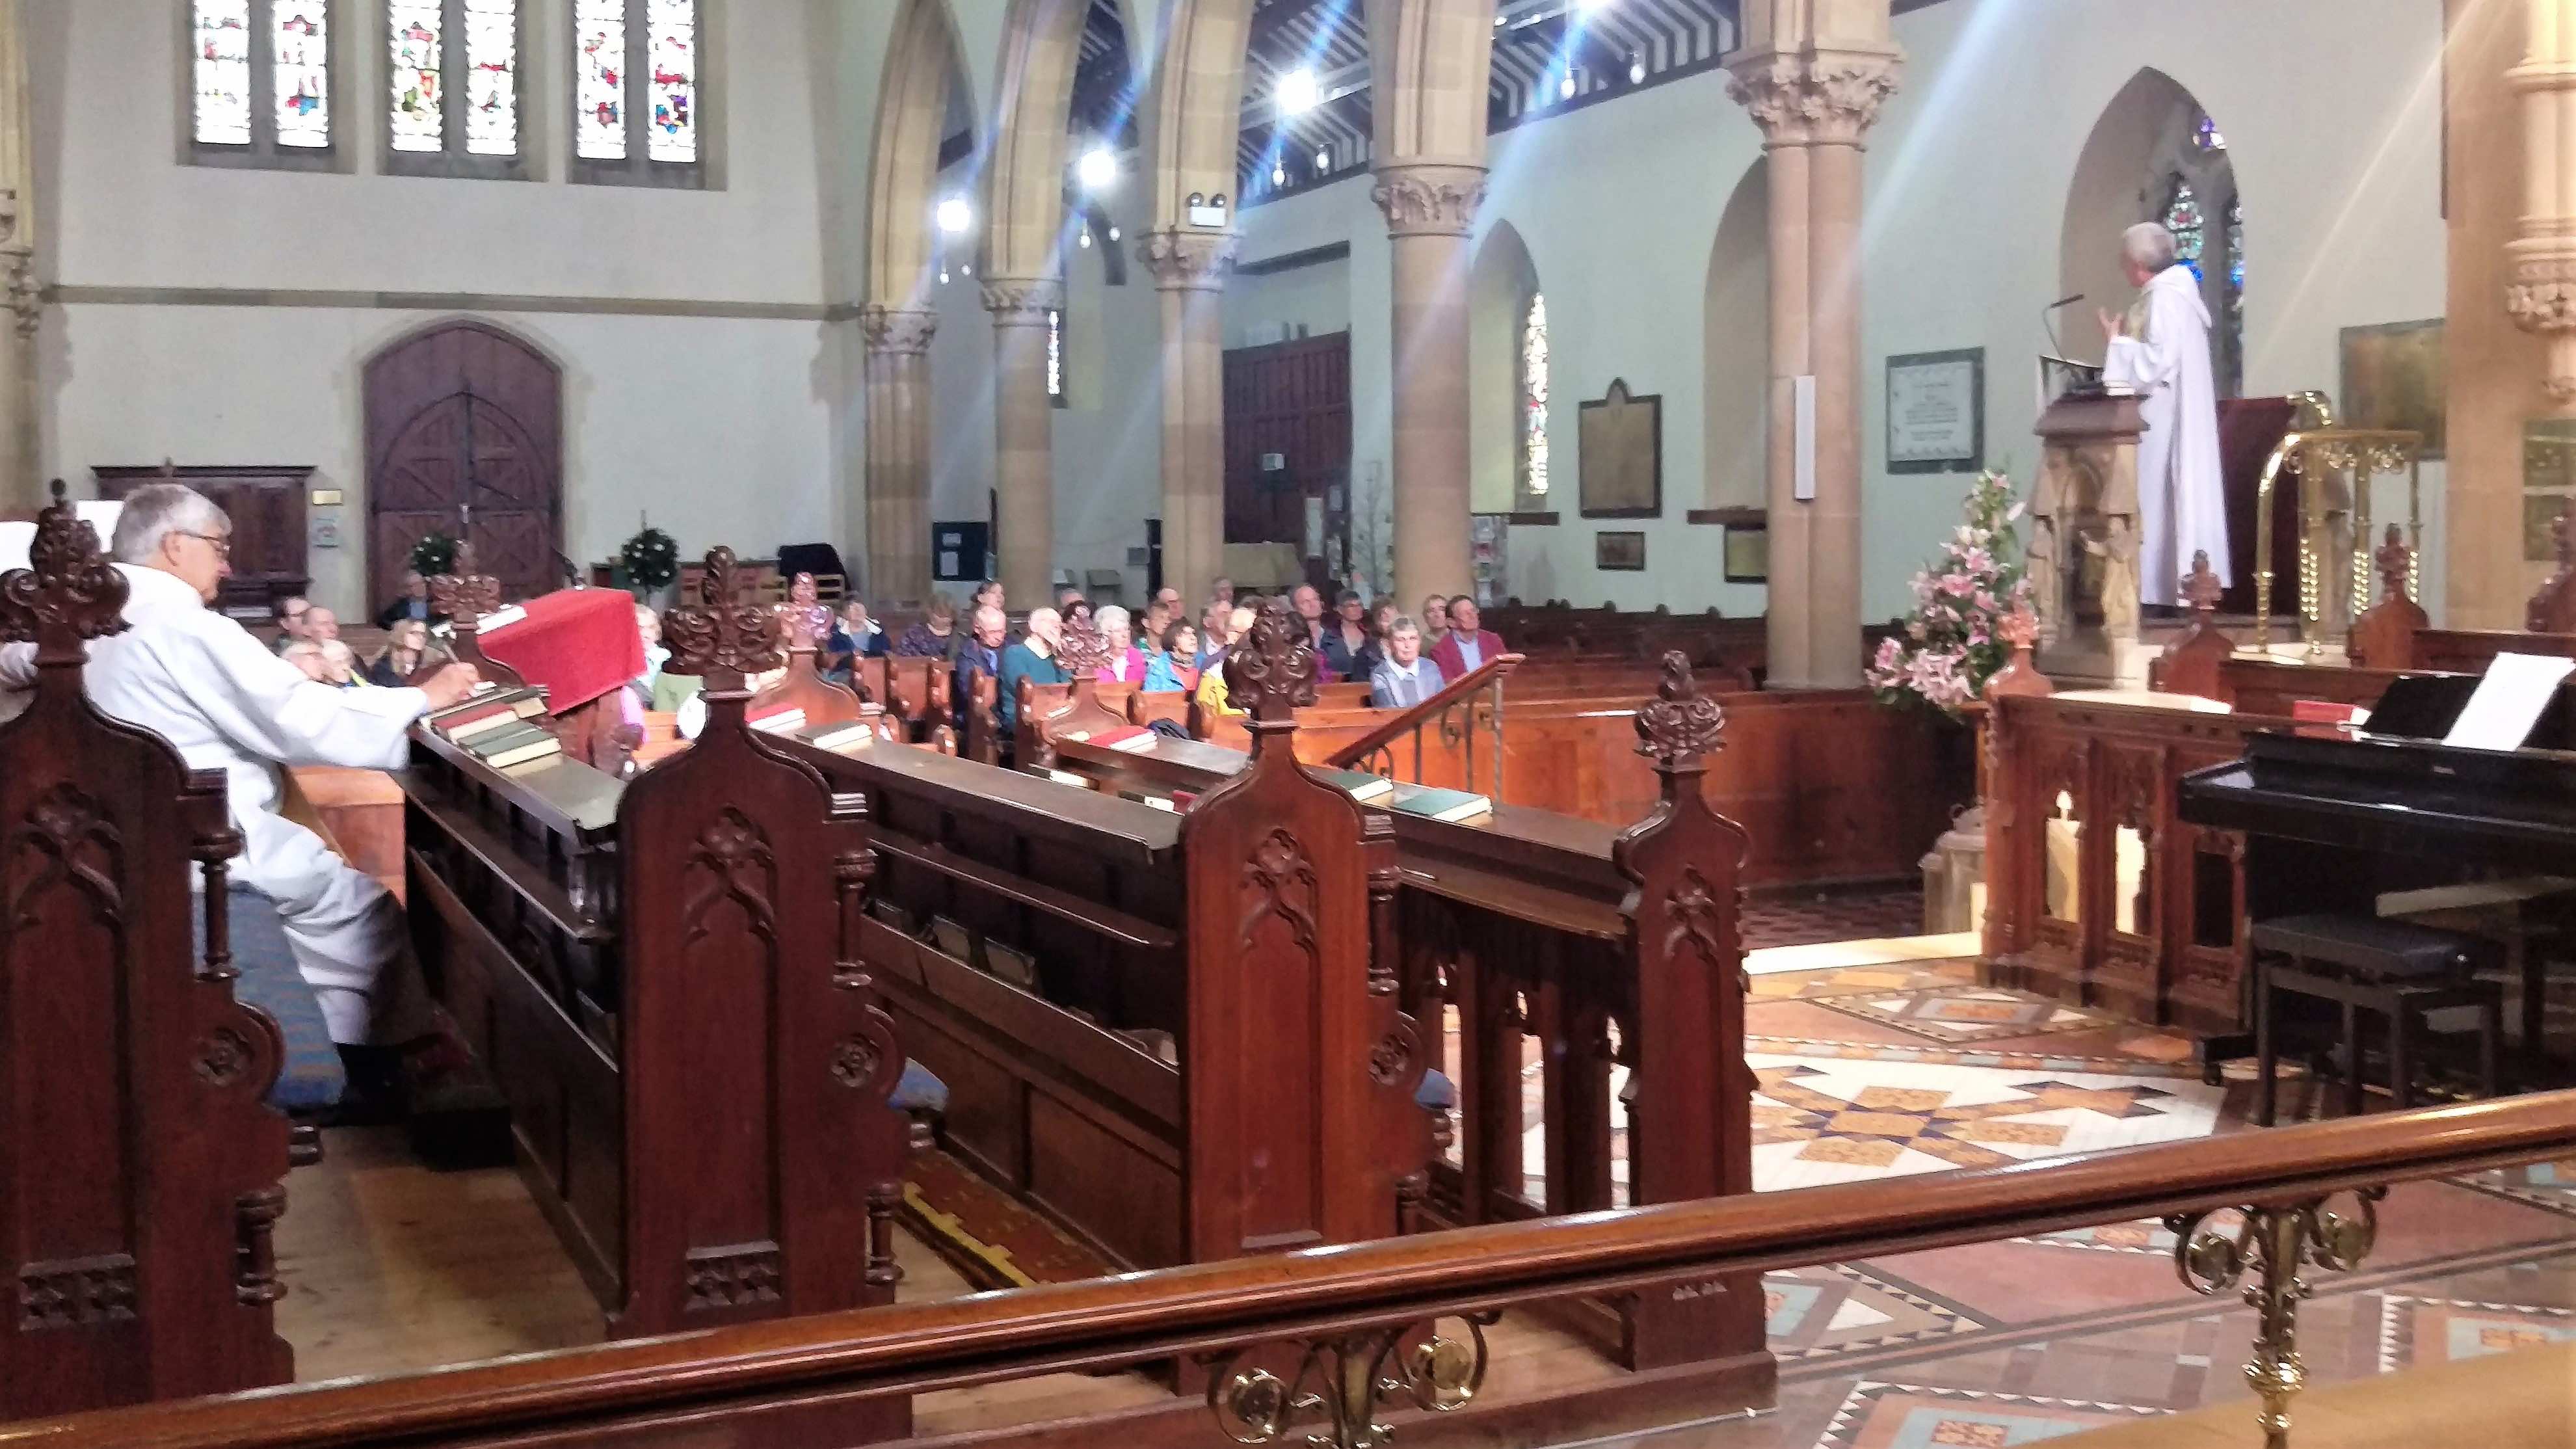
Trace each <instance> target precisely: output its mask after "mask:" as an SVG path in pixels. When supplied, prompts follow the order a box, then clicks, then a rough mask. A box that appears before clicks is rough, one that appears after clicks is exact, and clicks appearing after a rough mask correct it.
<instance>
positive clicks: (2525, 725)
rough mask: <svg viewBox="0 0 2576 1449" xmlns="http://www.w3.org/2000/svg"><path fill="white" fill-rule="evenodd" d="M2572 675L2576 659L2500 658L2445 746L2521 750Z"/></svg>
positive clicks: (2445, 741)
mask: <svg viewBox="0 0 2576 1449" xmlns="http://www.w3.org/2000/svg"><path fill="white" fill-rule="evenodd" d="M2570 670H2576V659H2552V658H2548V657H2545V656H2542V655H2538V654H2499V655H2497V656H2496V657H2495V662H2494V663H2492V664H2490V665H2488V666H2487V672H2486V674H2485V676H2484V677H2483V678H2481V679H2479V681H2478V688H2477V692H2476V693H2474V694H2472V695H2470V696H2469V702H2468V704H2467V706H2466V707H2464V708H2463V709H2461V711H2460V717H2459V718H2458V719H2457V720H2455V721H2453V722H2452V725H2451V732H2450V733H2449V734H2447V735H2444V736H2443V737H2442V743H2444V744H2446V745H2452V746H2456V747H2458V748H2461V749H2469V750H2518V749H2521V748H2522V742H2523V741H2524V740H2527V739H2529V738H2531V727H2532V726H2533V725H2536V724H2538V723H2540V712H2541V711H2542V710H2544V709H2547V708H2548V707H2549V701H2550V700H2552V699H2554V698H2556V697H2557V694H2558V686H2559V684H2560V682H2561V681H2563V680H2565V679H2566V678H2567V675H2568V672H2569V671H2570Z"/></svg>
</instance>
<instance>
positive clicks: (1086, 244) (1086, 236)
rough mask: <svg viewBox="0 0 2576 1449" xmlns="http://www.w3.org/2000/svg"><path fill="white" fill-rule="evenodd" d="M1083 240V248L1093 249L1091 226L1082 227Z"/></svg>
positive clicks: (1086, 249) (1085, 249)
mask: <svg viewBox="0 0 2576 1449" xmlns="http://www.w3.org/2000/svg"><path fill="white" fill-rule="evenodd" d="M1081 241H1082V249H1083V250H1084V251H1089V250H1091V228H1089V227H1084V228H1083V229H1082V236H1081Z"/></svg>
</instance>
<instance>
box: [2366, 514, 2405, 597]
mask: <svg viewBox="0 0 2576 1449" xmlns="http://www.w3.org/2000/svg"><path fill="white" fill-rule="evenodd" d="M2372 557H2373V558H2374V559H2376V560H2377V561H2378V563H2379V588H2380V595H2379V596H2380V597H2381V598H2383V599H2411V598H2413V597H2414V596H2415V590H2414V589H2413V587H2412V581H2413V579H2414V577H2415V550H2413V549H2411V548H2408V547H2407V546H2406V535H2405V534H2403V533H2401V532H2399V531H2398V528H2397V525H2396V524H2393V523H2392V524H2390V525H2388V541H2387V542H2386V543H2383V544H2381V545H2380V546H2379V552H2377V553H2376V554H2373V555H2372Z"/></svg>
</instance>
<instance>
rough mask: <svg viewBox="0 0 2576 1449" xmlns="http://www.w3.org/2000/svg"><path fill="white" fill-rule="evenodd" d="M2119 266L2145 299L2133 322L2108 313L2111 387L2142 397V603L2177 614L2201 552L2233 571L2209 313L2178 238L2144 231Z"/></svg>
mask: <svg viewBox="0 0 2576 1449" xmlns="http://www.w3.org/2000/svg"><path fill="white" fill-rule="evenodd" d="M2120 265H2121V267H2122V269H2123V270H2124V271H2126V272H2127V273H2128V276H2129V284H2130V285H2131V286H2133V287H2138V288H2140V289H2142V290H2141V292H2140V294H2139V297H2138V301H2137V305H2136V306H2134V307H2131V308H2130V309H2129V313H2128V315H2127V316H2125V317H2120V316H2115V315H2113V314H2112V313H2109V312H2104V313H2102V314H2101V315H2102V334H2103V336H2104V338H2105V339H2106V340H2107V341H2108V342H2109V344H2110V353H2109V355H2108V356H2107V357H2106V358H2105V359H2104V360H2103V367H2102V381H2103V382H2104V383H2105V384H2107V385H2109V386H2111V387H2115V388H2117V387H2126V388H2128V389H2129V390H2130V391H2132V392H2134V393H2136V394H2137V395H2138V411H2139V414H2140V415H2141V417H2142V418H2143V419H2144V420H2145V423H2146V432H2145V434H2144V435H2143V436H2141V437H2140V438H2139V439H2138V598H2139V601H2140V602H2141V603H2146V604H2164V605H2171V604H2172V603H2173V602H2174V601H2175V597H2176V595H2177V594H2178V593H2179V592H2180V585H2181V582H2182V575H2183V573H2184V571H2186V570H2188V569H2189V568H2190V567H2191V556H2192V554H2193V553H2195V552H2199V551H2204V550H2205V551H2206V552H2207V553H2208V554H2209V566H2210V568H2212V569H2213V570H2215V571H2216V572H2217V574H2218V581H2219V583H2221V584H2232V583H2234V582H2235V580H2234V579H2233V578H2231V577H2229V575H2228V568H2227V484H2226V470H2225V466H2224V465H2223V464H2222V463H2221V462H2220V461H2219V454H2218V384H2217V377H2216V372H2215V370H2214V369H2213V368H2212V367H2211V365H2210V355H2209V304H2208V303H2207V302H2205V301H2203V300H2202V298H2201V292H2200V278H2198V277H2197V276H2194V275H2193V274H2192V270H2191V268H2189V267H2187V266H2183V265H2181V264H2180V262H2179V261H2178V260H2177V257H2176V253H2175V250H2174V236H2173V233H2172V232H2170V231H2167V230H2165V229H2164V228H2163V227H2162V226H2159V225H2157V224H2156V223H2155V222H2152V221H2149V222H2141V223H2139V224H2138V225H2136V226H2133V227H2131V228H2129V230H2128V232H2127V233H2126V234H2125V235H2124V236H2122V238H2121V239H2120Z"/></svg>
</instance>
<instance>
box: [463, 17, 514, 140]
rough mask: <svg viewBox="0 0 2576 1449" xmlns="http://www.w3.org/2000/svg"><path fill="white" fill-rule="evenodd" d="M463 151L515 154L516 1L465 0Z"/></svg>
mask: <svg viewBox="0 0 2576 1449" xmlns="http://www.w3.org/2000/svg"><path fill="white" fill-rule="evenodd" d="M465 64H466V67H467V69H466V74H465V149H466V151H467V153H468V154H470V155H475V156H516V155H518V154H519V4H518V0H465Z"/></svg>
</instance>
